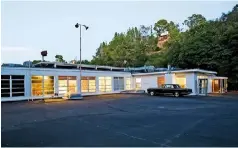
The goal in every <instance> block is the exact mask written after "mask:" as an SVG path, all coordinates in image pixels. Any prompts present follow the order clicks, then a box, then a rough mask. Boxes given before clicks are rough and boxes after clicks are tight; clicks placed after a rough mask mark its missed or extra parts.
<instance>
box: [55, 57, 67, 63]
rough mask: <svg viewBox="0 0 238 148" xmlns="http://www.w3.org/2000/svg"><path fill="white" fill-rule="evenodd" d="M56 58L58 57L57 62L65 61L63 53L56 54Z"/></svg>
mask: <svg viewBox="0 0 238 148" xmlns="http://www.w3.org/2000/svg"><path fill="white" fill-rule="evenodd" d="M55 59H56V62H62V63H64V62H65V60H64V59H63V56H62V55H56V56H55Z"/></svg>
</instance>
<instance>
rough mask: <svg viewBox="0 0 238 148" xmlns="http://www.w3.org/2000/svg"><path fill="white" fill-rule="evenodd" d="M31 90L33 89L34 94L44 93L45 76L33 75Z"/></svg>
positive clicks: (40, 94)
mask: <svg viewBox="0 0 238 148" xmlns="http://www.w3.org/2000/svg"><path fill="white" fill-rule="evenodd" d="M31 90H32V96H42V95H43V76H32V77H31Z"/></svg>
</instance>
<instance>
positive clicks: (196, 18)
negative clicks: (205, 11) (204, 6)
mask: <svg viewBox="0 0 238 148" xmlns="http://www.w3.org/2000/svg"><path fill="white" fill-rule="evenodd" d="M205 22H206V18H205V17H204V16H202V15H201V14H193V15H192V16H190V17H188V19H187V20H185V21H184V23H183V24H184V25H186V26H188V28H194V27H196V26H199V25H202V24H204V23H205Z"/></svg>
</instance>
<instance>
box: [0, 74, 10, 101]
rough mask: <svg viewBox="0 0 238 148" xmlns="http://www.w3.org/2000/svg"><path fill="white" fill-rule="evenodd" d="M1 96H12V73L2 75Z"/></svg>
mask: <svg viewBox="0 0 238 148" xmlns="http://www.w3.org/2000/svg"><path fill="white" fill-rule="evenodd" d="M1 97H10V75H1Z"/></svg>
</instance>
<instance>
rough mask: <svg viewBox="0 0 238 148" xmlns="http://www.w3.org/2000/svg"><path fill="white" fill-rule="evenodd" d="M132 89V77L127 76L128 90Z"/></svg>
mask: <svg viewBox="0 0 238 148" xmlns="http://www.w3.org/2000/svg"><path fill="white" fill-rule="evenodd" d="M130 89H131V78H126V90H130Z"/></svg>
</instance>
